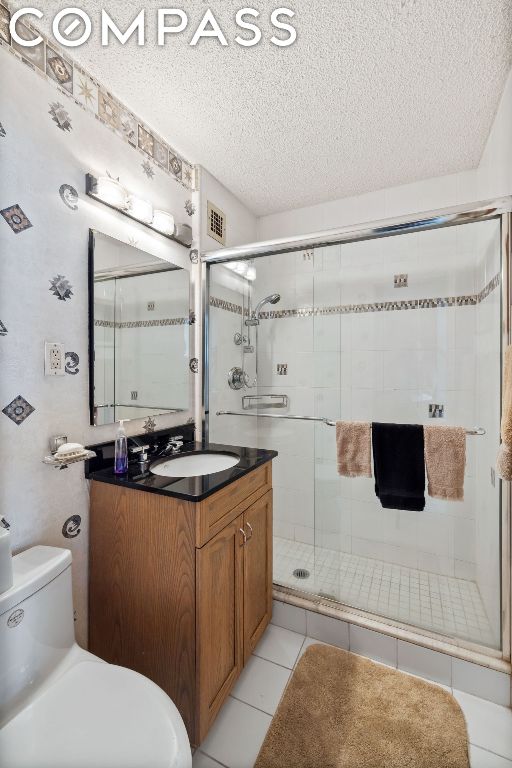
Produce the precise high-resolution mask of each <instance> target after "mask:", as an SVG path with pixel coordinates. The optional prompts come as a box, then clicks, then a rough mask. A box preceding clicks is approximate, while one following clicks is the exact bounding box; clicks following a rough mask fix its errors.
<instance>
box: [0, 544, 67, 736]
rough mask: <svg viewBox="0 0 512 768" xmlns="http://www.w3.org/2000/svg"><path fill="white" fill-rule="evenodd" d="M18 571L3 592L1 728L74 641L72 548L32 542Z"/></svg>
mask: <svg viewBox="0 0 512 768" xmlns="http://www.w3.org/2000/svg"><path fill="white" fill-rule="evenodd" d="M13 571H14V573H13V586H12V587H11V589H9V590H7V592H4V593H2V594H0V727H1V726H2V725H3V724H4V723H5V721H6V720H7V718H8V717H12V715H13V713H14V712H15V711H16V710H17V709H18V708H19V707H20V705H22V703H23V701H24V700H25V699H26V698H28V697H30V696H31V695H33V693H34V690H35V689H36V688H37V687H38V686H40V685H41V684H42V683H43V682H44V680H45V679H46V678H47V677H48V676H49V675H50V674H51V673H52V672H53V671H54V669H55V668H56V667H57V665H58V664H59V663H60V662H61V661H62V660H63V659H64V657H65V656H66V654H68V653H69V651H70V649H71V648H72V647H73V645H74V642H75V635H74V625H73V599H72V593H71V552H70V551H69V550H68V549H59V548H57V547H43V546H38V547H32V548H31V549H27V550H26V551H25V552H21V553H20V554H19V555H16V556H15V557H14V558H13Z"/></svg>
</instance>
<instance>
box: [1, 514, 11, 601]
mask: <svg viewBox="0 0 512 768" xmlns="http://www.w3.org/2000/svg"><path fill="white" fill-rule="evenodd" d="M9 528H10V525H9V523H8V522H7V520H6V519H5V517H2V516H0V594H1V593H2V592H7V590H8V589H10V588H11V587H12V553H11V537H10V535H9Z"/></svg>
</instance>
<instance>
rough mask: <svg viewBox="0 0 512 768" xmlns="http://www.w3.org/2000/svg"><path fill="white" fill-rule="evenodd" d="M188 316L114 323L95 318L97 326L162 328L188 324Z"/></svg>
mask: <svg viewBox="0 0 512 768" xmlns="http://www.w3.org/2000/svg"><path fill="white" fill-rule="evenodd" d="M189 324H190V317H162V318H161V319H160V320H127V321H126V322H124V323H115V322H114V321H113V320H95V321H94V325H95V326H96V327H97V328H162V327H164V326H168V325H189Z"/></svg>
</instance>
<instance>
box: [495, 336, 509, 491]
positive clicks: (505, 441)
mask: <svg viewBox="0 0 512 768" xmlns="http://www.w3.org/2000/svg"><path fill="white" fill-rule="evenodd" d="M496 471H497V473H498V475H499V477H501V478H503V480H512V346H508V347H507V348H506V350H505V354H504V356H503V390H502V395H501V445H500V448H499V451H498V457H497V459H496Z"/></svg>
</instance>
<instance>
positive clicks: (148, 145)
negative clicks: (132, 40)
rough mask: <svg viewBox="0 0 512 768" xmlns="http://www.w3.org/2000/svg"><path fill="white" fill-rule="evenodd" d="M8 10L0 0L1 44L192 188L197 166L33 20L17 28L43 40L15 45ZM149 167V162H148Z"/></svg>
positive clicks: (165, 170)
mask: <svg viewBox="0 0 512 768" xmlns="http://www.w3.org/2000/svg"><path fill="white" fill-rule="evenodd" d="M10 18H11V11H10V9H9V7H8V6H7V4H6V3H5V1H4V2H1V3H0V45H1V46H2V47H3V48H5V49H6V50H8V51H9V53H11V54H13V56H15V58H17V59H18V60H19V61H21V62H23V63H24V64H26V65H27V66H28V67H30V69H32V70H33V71H34V72H35V73H36V74H38V75H39V76H40V77H43V78H44V79H45V80H46V81H47V82H49V83H51V84H52V85H53V86H56V87H57V90H58V91H59V93H61V94H62V95H63V96H66V97H67V98H71V99H73V102H74V103H75V104H76V105H77V106H79V107H81V109H83V110H84V111H86V112H89V113H91V114H93V115H94V116H95V117H96V118H97V120H99V121H100V122H101V123H102V124H103V125H104V126H105V127H107V128H109V129H110V130H111V131H113V132H114V133H115V134H116V136H118V137H119V138H120V139H121V140H123V141H124V142H125V143H126V144H128V145H129V146H131V147H132V148H133V149H136V150H137V151H138V152H139V153H140V154H141V155H142V156H143V157H144V158H145V160H146V161H148V162H152V163H153V164H154V165H155V167H156V168H159V169H160V170H162V171H164V172H165V173H166V174H167V175H168V176H170V177H171V178H172V179H174V180H175V181H176V182H178V183H179V184H181V186H183V187H185V188H186V189H189V190H190V191H194V190H195V189H196V188H197V187H196V184H197V179H196V168H195V166H194V165H193V164H192V163H189V162H188V161H187V160H185V158H184V157H183V156H182V155H180V154H179V153H178V152H176V150H174V149H173V148H172V147H171V146H170V144H168V143H167V142H166V141H164V139H162V138H161V137H160V136H159V135H158V134H157V133H155V131H153V130H152V129H151V128H149V127H148V126H147V124H146V123H145V122H144V121H143V120H141V119H140V118H139V117H137V115H135V114H134V113H133V112H132V111H131V110H130V109H128V107H126V106H125V105H124V104H123V103H122V102H121V101H119V99H116V98H115V97H114V96H112V94H111V93H110V92H109V91H108V90H107V89H106V88H104V87H103V86H102V85H101V83H100V82H99V81H98V80H96V78H95V77H93V75H91V74H90V73H89V72H88V71H87V70H86V69H84V68H83V67H81V66H79V65H78V64H76V63H75V62H74V61H73V60H72V59H71V58H70V57H69V56H68V55H67V54H64V53H63V52H62V51H61V50H60V49H59V48H58V46H57V45H55V44H54V43H53V41H50V40H49V39H48V38H47V37H46V35H45V34H44V33H42V32H41V31H40V30H39V29H37V28H36V27H34V26H33V25H32V24H30V23H28V22H26V21H24V22H21V21H20V22H19V23H18V25H17V29H19V31H20V34H21V31H22V30H23V29H25V30H29V31H30V32H31V33H34V34H37V35H40V36H41V37H42V38H43V40H42V42H41V43H39V45H37V46H35V47H33V48H23V47H21V46H18V45H17V43H16V42H15V41H13V40H12V39H11V36H10V33H9V22H10ZM150 168H151V166H150Z"/></svg>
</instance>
